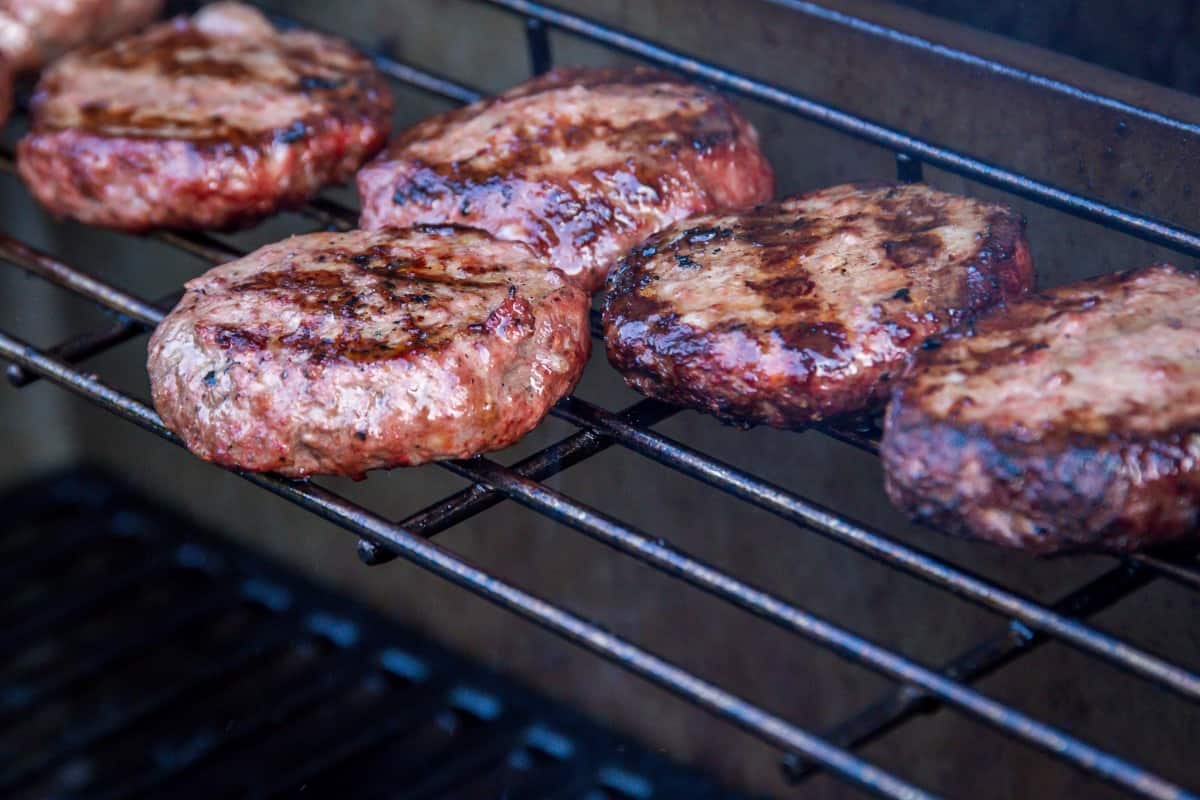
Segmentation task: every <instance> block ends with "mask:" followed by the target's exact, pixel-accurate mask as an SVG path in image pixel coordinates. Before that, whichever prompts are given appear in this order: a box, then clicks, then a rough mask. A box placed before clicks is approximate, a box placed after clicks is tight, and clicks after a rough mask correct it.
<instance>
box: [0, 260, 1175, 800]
mask: <svg viewBox="0 0 1200 800" xmlns="http://www.w3.org/2000/svg"><path fill="white" fill-rule="evenodd" d="M6 239H7V237H0V253H4V254H5V255H6V257H10V258H11V257H13V255H17V257H18V258H11V260H14V263H18V265H19V264H20V263H22V261H25V263H28V264H30V265H31V267H32V269H34V270H35V271H36V272H37V273H41V275H44V276H47V277H50V278H52V279H68V278H70V273H71V272H76V271H73V270H71V267H67V266H66V265H65V264H61V263H59V261H55V260H54V259H50V258H49V257H46V255H44V254H41V253H37V252H36V251H32V248H29V247H28V246H25V245H23V243H20V242H16V241H12V240H8V241H5V240H6ZM76 275H77V276H78V277H77V279H76V283H77V284H78V287H79V288H80V290H82V291H83V293H85V296H91V297H96V299H100V297H102V299H103V302H108V303H115V306H114V307H119V308H120V309H121V311H122V312H127V313H130V314H131V315H136V317H137V315H139V314H140V315H142V320H143V321H145V323H146V324H151V325H152V324H155V323H156V321H157V319H156V318H161V317H162V313H161V312H158V311H157V309H155V308H152V307H151V306H146V305H145V303H142V302H140V301H138V300H137V299H136V297H132V296H130V295H126V294H125V293H122V291H121V290H119V289H115V288H113V287H108V285H107V284H101V283H100V282H98V281H96V279H95V278H90V277H88V276H84V275H82V273H78V272H76ZM0 344H2V339H0ZM23 366H26V367H28V366H29V365H23ZM62 367H64V368H66V369H68V371H70V367H67V366H66V365H62ZM74 374H76V375H80V373H74ZM80 377H82V378H84V379H85V380H90V379H88V378H86V377H83V375H80ZM106 389H107V387H106ZM109 391H112V390H109ZM122 399H124V402H125V403H132V404H136V405H138V407H140V408H142V409H144V410H145V411H146V413H149V414H152V411H149V409H145V407H143V405H140V404H139V403H137V401H133V399H132V398H128V397H124V398H122ZM172 439H173V440H174V438H173V437H172ZM445 467H448V468H449V469H451V470H454V471H457V473H458V474H461V475H463V476H466V477H468V479H470V480H472V481H474V482H476V483H485V485H488V486H492V487H493V488H497V489H499V491H500V492H503V493H505V494H508V495H509V497H511V498H512V499H515V500H517V501H518V503H522V504H523V505H527V506H530V507H534V509H535V510H538V511H540V512H541V513H545V515H546V516H550V517H551V518H554V519H558V521H560V522H564V523H566V524H568V525H571V527H574V528H576V529H578V530H581V531H583V533H586V534H588V535H592V536H594V537H595V539H599V540H600V541H602V542H605V543H607V545H610V546H613V547H614V548H617V549H619V551H623V552H625V553H629V554H632V555H635V557H636V558H638V559H640V560H642V561H644V563H647V564H649V565H652V566H654V567H656V569H659V570H661V571H665V572H667V573H668V575H672V576H673V577H678V578H682V579H684V581H686V582H689V583H691V584H694V585H696V587H698V588H701V589H704V590H707V591H709V593H710V594H714V595H716V596H719V597H720V599H722V600H725V601H727V602H731V603H734V604H737V606H740V607H742V608H744V609H746V610H749V612H751V613H754V614H756V615H758V616H761V618H763V619H767V620H768V621H772V622H774V624H776V625H780V626H781V627H784V628H785V630H788V631H791V632H794V633H799V634H802V636H805V637H806V638H810V639H812V640H815V642H817V643H818V644H821V645H823V646H827V648H830V649H833V650H834V651H835V652H839V654H840V655H842V656H844V657H847V658H850V660H852V661H856V662H858V663H862V664H864V666H868V667H870V668H872V669H875V670H877V672H881V673H882V674H884V675H888V676H890V678H894V679H898V680H900V681H905V682H913V684H916V685H918V686H920V687H922V688H923V690H925V691H928V692H930V693H932V694H936V696H937V697H938V698H941V699H942V700H944V702H947V703H952V704H954V705H955V706H958V708H960V709H962V710H965V711H967V712H968V714H971V715H973V716H976V717H977V718H980V720H983V721H984V722H986V723H989V724H991V726H994V727H996V728H998V729H1000V730H1002V732H1004V733H1007V734H1009V735H1012V736H1014V738H1016V739H1020V740H1022V741H1026V742H1027V744H1033V745H1037V746H1039V747H1042V748H1043V750H1045V751H1046V752H1049V753H1051V754H1052V756H1055V757H1057V758H1061V759H1063V760H1067V762H1069V763H1073V764H1075V765H1076V766H1079V768H1081V769H1084V770H1086V771H1091V772H1093V774H1096V775H1098V776H1099V777H1102V778H1104V780H1106V781H1110V782H1112V783H1116V784H1118V786H1123V787H1126V788H1129V789H1132V790H1134V792H1139V793H1141V794H1145V795H1146V796H1156V798H1157V796H1178V794H1177V793H1180V792H1182V789H1180V788H1178V787H1175V786H1171V784H1170V783H1168V782H1165V781H1163V780H1162V778H1159V777H1157V776H1153V775H1151V774H1148V772H1146V771H1145V770H1142V769H1140V768H1138V766H1134V765H1133V764H1129V763H1128V762H1124V760H1123V759H1120V758H1117V757H1115V756H1111V754H1109V753H1106V752H1104V751H1100V750H1098V748H1096V747H1093V746H1091V745H1088V744H1086V742H1084V741H1081V740H1079V739H1075V738H1073V736H1070V735H1068V734H1064V733H1063V732H1061V730H1057V729H1056V728H1054V727H1051V726H1048V724H1044V723H1042V722H1039V721H1037V720H1033V718H1031V717H1027V716H1026V715H1024V714H1021V712H1019V711H1016V710H1014V709H1010V708H1008V706H1006V705H1003V704H1001V703H998V702H995V700H992V699H990V698H988V697H985V696H983V694H979V693H978V692H976V691H974V690H971V688H970V687H967V686H965V685H962V684H959V682H956V681H954V680H950V679H947V678H946V676H943V675H940V674H937V673H936V672H934V670H931V669H928V668H925V667H923V666H920V664H918V663H916V662H912V661H911V660H907V658H905V657H904V656H900V655H898V654H894V652H892V651H889V650H887V649H884V648H882V646H880V645H877V644H875V643H871V642H869V640H866V639H864V638H862V637H858V636H856V634H853V633H850V632H847V631H845V630H842V628H839V627H836V626H834V625H832V624H829V622H827V621H824V620H822V619H821V618H818V616H816V615H814V614H810V613H808V612H804V610H803V609H799V608H798V607H796V606H792V604H790V603H786V602H784V601H782V600H780V599H778V597H774V596H772V595H769V594H767V593H764V591H762V590H760V589H756V588H755V587H751V585H749V584H745V583H743V582H740V581H738V579H737V578H733V577H731V576H728V575H726V573H722V572H720V571H718V570H715V569H713V567H710V566H708V565H706V564H703V563H701V561H698V560H697V559H694V558H691V557H690V555H688V554H686V553H682V552H678V551H674V549H673V548H671V547H670V546H667V545H664V543H660V542H659V541H656V540H652V539H650V537H648V536H646V535H644V534H642V533H641V531H637V530H635V529H632V528H630V527H628V525H624V524H623V523H619V522H618V521H616V519H613V518H611V517H607V516H605V515H601V513H600V512H598V511H595V510H593V509H589V507H587V506H584V505H582V504H580V503H577V501H575V500H571V499H570V498H566V497H565V495H562V494H559V493H557V492H554V491H553V489H550V488H548V487H545V486H544V485H541V483H538V482H535V481H533V480H530V479H528V477H526V476H522V475H520V474H518V473H516V471H514V470H510V469H505V468H502V467H499V465H498V464H493V463H491V462H487V461H486V459H480V458H476V459H473V461H470V462H461V461H460V462H451V463H446V464H445ZM406 535H408V536H415V535H414V534H413V533H412V531H407V530H406Z"/></svg>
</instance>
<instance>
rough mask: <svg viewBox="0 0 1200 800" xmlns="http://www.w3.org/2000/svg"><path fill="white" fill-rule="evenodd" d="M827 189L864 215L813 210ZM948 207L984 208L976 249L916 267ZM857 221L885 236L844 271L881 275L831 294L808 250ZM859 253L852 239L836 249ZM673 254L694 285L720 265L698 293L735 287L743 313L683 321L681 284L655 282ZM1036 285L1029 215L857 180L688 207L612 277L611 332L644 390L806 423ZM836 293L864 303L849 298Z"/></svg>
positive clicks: (859, 403) (743, 421)
mask: <svg viewBox="0 0 1200 800" xmlns="http://www.w3.org/2000/svg"><path fill="white" fill-rule="evenodd" d="M829 198H834V199H835V201H836V202H838V203H846V202H850V203H853V204H854V208H857V209H859V210H858V211H855V212H853V213H849V214H845V215H840V214H839V215H837V216H828V215H827V216H820V215H819V214H817V213H816V212H814V211H813V210H812V208H811V207H812V206H816V205H822V204H825V203H826V202H827V200H828V199H829ZM888 203H894V205H893V206H891V207H889V206H888V205H887V204H888ZM946 203H959V204H967V206H968V209H969V213H971V214H974V215H979V216H980V217H982V221H981V222H980V228H979V232H978V234H976V236H975V239H974V241H973V242H972V244H971V245H970V252H968V253H965V254H963V255H962V256H961V257H958V258H955V259H953V263H952V264H950V265H949V266H948V267H947V268H946V269H945V271H944V272H942V273H940V274H938V275H936V276H933V275H928V274H923V265H924V264H926V263H927V262H930V261H931V260H933V259H935V258H937V257H939V254H940V253H942V252H943V250H942V244H941V240H940V239H939V238H938V237H939V236H940V235H942V234H941V231H942V230H943V227H942V226H943V223H944V222H945V220H943V219H942V218H941V216H940V215H941V213H942V212H941V210H940V208H939V206H941V205H944V204H946ZM872 209H874V210H872ZM866 217H871V219H870V220H867V219H866ZM864 225H868V226H878V228H874V227H868V233H870V232H871V231H873V230H874V231H878V230H882V231H883V233H882V235H883V236H884V237H885V238H886V240H885V241H883V242H882V247H880V248H872V247H867V246H862V247H861V250H862V252H861V254H860V255H847V256H845V257H846V258H847V263H846V266H845V268H844V269H842V270H841V272H843V273H844V272H845V271H846V270H853V271H861V272H865V273H867V277H868V279H869V280H872V281H874V280H875V277H876V276H875V275H874V274H872V273H873V272H878V273H879V274H878V282H877V283H875V285H872V286H871V287H870V288H869V292H870V293H869V294H859V293H857V292H851V293H850V294H851V295H852V296H851V297H849V298H838V297H836V296H834V295H832V294H831V292H830V289H829V282H830V276H829V275H828V274H821V273H818V272H816V271H815V268H814V269H813V270H810V269H809V268H808V266H806V265H807V263H808V259H809V258H810V257H813V258H816V257H817V256H819V255H822V253H815V252H814V251H815V250H816V249H817V248H825V247H828V246H829V242H830V240H831V239H833V238H834V237H837V236H841V235H853V236H859V235H860V234H862V233H863V226H864ZM835 249H836V246H835ZM858 249H860V246H859V245H858V244H850V245H847V247H846V248H845V250H844V251H843V254H845V253H850V254H853V253H856V251H857V250H858ZM878 250H882V251H883V252H882V253H880V252H877V251H878ZM730 251H736V253H737V255H730ZM727 258H735V259H740V261H739V265H745V266H746V270H745V273H752V274H753V279H750V280H745V281H744V282H743V281H742V280H741V279H740V278H733V277H730V275H729V274H728V273H727V272H726V271H725V270H726V268H725V267H723V266H722V265H721V260H723V259H727ZM873 259H878V260H877V261H873ZM672 262H674V263H673V264H672ZM852 262H857V263H852ZM664 264H666V265H667V266H664ZM681 264H682V265H684V266H685V267H686V268H689V269H692V270H695V273H694V274H695V275H696V276H697V280H710V278H709V276H705V275H704V273H705V272H707V271H709V270H710V269H711V270H713V271H714V272H715V274H712V273H710V274H711V275H712V276H711V283H709V284H704V285H703V286H702V287H700V288H696V289H695V290H694V291H695V293H696V294H697V295H698V300H697V304H698V305H700V306H714V307H715V306H716V304H717V302H718V299H724V298H727V297H729V296H730V295H736V294H739V293H740V295H742V296H743V297H742V306H741V308H740V309H739V308H736V307H731V308H729V309H725V310H713V311H711V313H708V315H707V316H708V318H707V320H706V324H704V325H700V324H693V323H691V322H689V321H688V320H687V318H686V317H687V315H686V314H684V315H683V316H681V309H680V305H681V303H680V296H681V293H682V292H681V289H680V285H679V284H678V282H677V283H676V284H672V285H671V287H670V289H671V291H665V292H663V291H660V290H659V288H658V287H657V286H656V284H657V283H658V281H659V280H660V279H661V278H663V277H664V273H667V272H670V271H675V272H678V265H681ZM710 265H715V266H710ZM745 273H740V274H742V275H743V276H744V274H745ZM730 281H733V283H730ZM1034 282H1035V277H1034V272H1033V264H1032V259H1031V256H1030V253H1029V247H1028V244H1027V242H1026V240H1025V236H1024V220H1022V219H1021V217H1020V216H1019V215H1017V214H1015V213H1013V212H1012V211H1011V210H1010V209H1008V208H1006V207H1004V206H999V205H994V204H985V203H980V202H978V201H973V200H969V199H967V198H961V197H956V196H952V195H946V194H944V193H940V192H936V190H932V189H930V188H928V187H921V186H898V185H892V184H884V183H860V184H850V185H846V186H838V187H831V188H829V189H823V190H819V191H817V192H812V193H809V194H806V195H801V196H797V197H794V198H790V199H788V200H785V201H782V202H781V203H778V204H773V205H770V206H763V207H759V208H756V209H753V210H751V211H747V212H745V213H744V214H741V215H729V216H725V217H720V216H703V217H695V218H692V219H689V220H686V221H684V222H681V223H677V224H676V225H674V226H672V227H671V228H669V229H667V230H665V231H662V232H660V233H659V234H657V235H655V236H653V237H651V238H650V239H649V240H647V241H646V242H644V243H643V244H642V245H640V246H639V247H636V248H634V250H633V251H632V252H631V253H630V254H629V255H628V256H626V258H625V259H623V260H622V261H621V262H620V264H619V265H618V266H617V267H616V268H615V269H614V270H613V273H612V274H611V276H610V280H609V292H608V296H607V298H606V301H605V307H604V328H605V342H606V345H607V351H608V357H609V360H610V361H611V362H612V364H613V365H614V366H615V367H616V368H617V369H618V370H619V371H620V372H621V373H622V375H623V376H624V377H625V380H626V382H627V383H628V384H629V385H630V386H632V387H633V388H635V389H637V390H638V391H640V392H642V393H643V394H646V395H648V396H650V397H654V398H657V399H660V400H663V401H666V402H670V403H675V404H678V405H683V406H687V407H690V408H695V409H698V410H701V411H705V412H707V413H709V414H712V415H714V416H716V417H718V418H720V419H722V420H724V421H726V422H729V423H733V424H740V425H756V424H766V425H772V426H774V427H779V428H802V427H804V426H806V425H809V424H811V423H812V422H815V421H819V420H822V419H825V418H828V417H831V416H835V415H839V414H844V413H851V412H858V411H862V410H865V409H868V408H871V407H873V406H876V405H878V404H879V403H880V402H882V401H883V400H885V399H886V398H887V396H888V394H889V392H890V389H891V387H892V385H893V383H894V382H895V380H896V378H897V377H898V376H899V375H900V374H901V373H902V372H903V369H904V366H905V364H906V363H907V361H908V359H909V357H910V355H911V353H912V352H913V351H914V350H916V349H917V347H918V346H919V345H920V344H921V343H922V342H923V341H924V340H925V339H926V338H928V337H929V336H933V335H937V334H941V333H944V332H945V331H947V330H950V329H952V328H954V327H955V326H957V325H960V324H962V323H963V322H964V321H966V320H969V319H971V318H973V317H974V316H975V315H976V314H978V313H979V312H981V311H983V310H985V309H988V308H990V307H992V306H994V305H996V304H998V303H1003V302H1004V301H1006V300H1008V299H1011V298H1013V297H1017V296H1020V295H1022V294H1024V293H1025V292H1027V291H1028V290H1029V289H1030V288H1032V286H1033V285H1034ZM743 286H744V288H743ZM683 290H687V287H686V284H684V286H683ZM664 295H666V296H664ZM845 300H849V301H852V302H853V303H854V304H855V305H861V306H863V307H865V308H866V309H867V310H866V311H865V312H863V311H861V310H860V309H852V308H848V307H847V306H846V305H845V303H844V301H845ZM747 308H748V309H750V310H751V311H753V313H754V314H760V315H762V317H763V319H760V318H757V317H752V316H751V315H749V314H747V313H746V312H745V310H744V309H747ZM692 310H695V308H693V309H692ZM705 311H706V312H708V309H705Z"/></svg>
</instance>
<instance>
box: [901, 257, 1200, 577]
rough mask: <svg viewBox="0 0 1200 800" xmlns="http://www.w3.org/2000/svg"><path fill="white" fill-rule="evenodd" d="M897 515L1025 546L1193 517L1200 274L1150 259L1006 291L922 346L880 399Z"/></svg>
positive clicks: (1137, 544) (1041, 549) (1189, 529)
mask: <svg viewBox="0 0 1200 800" xmlns="http://www.w3.org/2000/svg"><path fill="white" fill-rule="evenodd" d="M883 462H884V466H885V467H886V468H887V489H888V494H889V495H890V496H891V498H892V499H893V501H895V503H896V504H897V505H898V506H900V507H901V508H902V509H904V510H905V511H907V512H908V513H909V514H911V515H913V516H915V517H918V518H920V519H924V520H928V521H931V522H933V523H934V524H936V525H937V526H939V527H942V528H944V529H946V530H949V531H951V532H954V533H958V534H962V535H968V536H975V537H979V538H981V539H986V540H988V541H992V542H996V543H998V544H1003V545H1009V546H1012V547H1020V548H1024V549H1026V550H1031V551H1033V552H1035V553H1054V552H1058V551H1064V550H1080V549H1103V550H1113V551H1129V550H1135V549H1138V548H1141V547H1146V546H1149V545H1152V544H1156V543H1158V542H1164V541H1167V540H1170V539H1176V538H1179V537H1181V536H1187V535H1194V534H1196V533H1197V530H1198V527H1200V277H1198V276H1197V275H1195V274H1192V273H1186V272H1182V271H1180V270H1178V269H1176V268H1174V267H1170V266H1166V265H1156V266H1152V267H1147V268H1144V269H1140V270H1134V271H1131V272H1125V273H1120V274H1117V275H1109V276H1106V277H1103V278H1098V279H1095V280H1090V281H1084V282H1082V283H1077V284H1074V285H1071V286H1064V287H1061V288H1057V289H1052V290H1050V291H1046V292H1043V293H1041V294H1038V295H1035V296H1032V297H1030V298H1029V299H1027V300H1024V301H1021V302H1018V303H1014V304H1012V305H1011V306H1010V307H1009V308H1008V309H1007V311H1006V312H1004V313H999V314H996V315H995V316H991V317H988V318H986V319H984V320H982V321H980V322H979V323H978V324H977V325H976V326H975V327H974V329H973V331H970V332H968V333H965V334H963V335H961V336H958V337H954V338H950V339H947V340H945V341H943V342H942V346H941V347H940V348H939V349H936V350H929V351H925V352H922V353H921V354H920V356H919V357H918V358H917V359H916V361H915V362H914V364H913V368H912V370H911V372H910V374H909V375H908V377H907V378H906V380H905V381H904V382H903V383H902V385H901V386H900V388H899V389H898V391H897V392H896V394H895V397H894V399H893V400H892V404H891V406H890V407H889V409H888V413H887V419H886V433H885V435H884V439H883Z"/></svg>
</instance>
